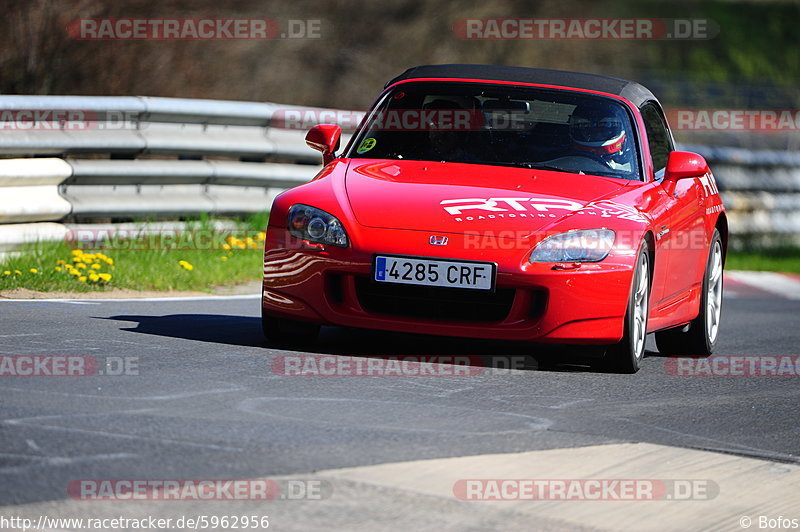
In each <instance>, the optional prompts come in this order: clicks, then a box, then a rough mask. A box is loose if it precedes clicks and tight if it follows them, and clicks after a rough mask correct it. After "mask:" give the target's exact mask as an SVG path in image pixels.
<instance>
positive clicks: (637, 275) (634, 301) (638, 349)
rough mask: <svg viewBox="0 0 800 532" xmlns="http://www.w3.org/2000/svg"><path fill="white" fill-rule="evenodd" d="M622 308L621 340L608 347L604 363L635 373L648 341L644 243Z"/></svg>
mask: <svg viewBox="0 0 800 532" xmlns="http://www.w3.org/2000/svg"><path fill="white" fill-rule="evenodd" d="M634 268H635V269H634V272H633V280H632V281H631V289H630V295H629V296H628V310H627V311H626V312H625V332H624V334H623V336H622V340H620V342H619V343H618V344H616V345H613V346H611V347H609V348H608V350H607V351H606V356H605V358H604V359H603V366H605V368H606V369H608V370H611V371H616V372H619V373H636V372H637V371H639V368H640V367H641V363H642V360H643V359H644V351H645V345H646V343H647V319H648V316H649V314H650V256H649V255H648V254H647V243H646V242H643V243H642V245H641V246H640V247H639V253H638V255H637V256H636V263H635V266H634Z"/></svg>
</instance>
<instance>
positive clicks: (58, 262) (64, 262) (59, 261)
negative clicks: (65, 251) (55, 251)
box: [56, 259, 66, 264]
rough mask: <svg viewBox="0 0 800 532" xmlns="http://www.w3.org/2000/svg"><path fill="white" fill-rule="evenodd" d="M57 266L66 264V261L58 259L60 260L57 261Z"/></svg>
mask: <svg viewBox="0 0 800 532" xmlns="http://www.w3.org/2000/svg"><path fill="white" fill-rule="evenodd" d="M56 264H66V261H63V260H61V259H58V260H57V261H56Z"/></svg>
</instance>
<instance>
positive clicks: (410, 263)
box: [373, 255, 496, 290]
mask: <svg viewBox="0 0 800 532" xmlns="http://www.w3.org/2000/svg"><path fill="white" fill-rule="evenodd" d="M495 270H496V266H495V264H493V263H491V262H472V261H457V260H444V259H425V258H416V257H394V256H387V255H378V256H377V257H375V273H374V275H373V278H374V279H375V280H376V281H378V282H381V283H398V284H415V285H421V286H445V287H450V288H468V289H470V290H493V289H494V278H495Z"/></svg>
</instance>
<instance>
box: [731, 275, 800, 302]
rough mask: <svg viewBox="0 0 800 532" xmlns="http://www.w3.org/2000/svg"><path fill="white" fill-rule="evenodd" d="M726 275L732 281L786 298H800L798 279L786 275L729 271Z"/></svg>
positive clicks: (799, 282)
mask: <svg viewBox="0 0 800 532" xmlns="http://www.w3.org/2000/svg"><path fill="white" fill-rule="evenodd" d="M726 276H727V277H728V278H729V279H731V280H732V281H736V282H739V283H743V284H746V285H749V286H752V287H755V288H758V289H759V290H763V291H765V292H769V293H771V294H775V295H777V296H780V297H783V298H786V299H794V300H800V281H798V280H797V279H795V278H793V277H790V276H788V275H783V274H781V273H775V272H748V271H730V272H726Z"/></svg>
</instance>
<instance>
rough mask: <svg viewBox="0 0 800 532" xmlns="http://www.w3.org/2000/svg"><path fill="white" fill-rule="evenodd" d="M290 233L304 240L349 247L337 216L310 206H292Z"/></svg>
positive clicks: (289, 220)
mask: <svg viewBox="0 0 800 532" xmlns="http://www.w3.org/2000/svg"><path fill="white" fill-rule="evenodd" d="M287 220H288V225H289V233H290V234H291V235H292V236H295V237H297V238H300V239H302V240H310V241H312V242H319V243H321V244H330V245H331V246H339V247H342V248H346V247H347V233H345V231H344V227H342V222H340V221H339V220H338V219H337V218H336V217H335V216H333V215H331V214H328V213H327V212H325V211H321V210H319V209H317V208H314V207H309V206H308V205H302V204H299V203H298V204H297V205H292V206H291V208H289V215H288V216H287Z"/></svg>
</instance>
